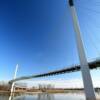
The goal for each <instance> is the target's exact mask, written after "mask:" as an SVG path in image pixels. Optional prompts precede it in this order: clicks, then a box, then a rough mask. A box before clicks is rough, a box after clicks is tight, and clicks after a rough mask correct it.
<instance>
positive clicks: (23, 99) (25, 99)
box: [0, 93, 85, 100]
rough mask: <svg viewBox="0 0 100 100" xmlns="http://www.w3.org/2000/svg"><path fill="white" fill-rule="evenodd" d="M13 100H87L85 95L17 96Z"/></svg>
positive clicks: (1, 99)
mask: <svg viewBox="0 0 100 100" xmlns="http://www.w3.org/2000/svg"><path fill="white" fill-rule="evenodd" d="M0 100H8V96H2V95H1V96H0ZM13 100H85V96H84V94H82V93H80V94H75V93H73V94H72V93H68V94H37V95H31V96H29V95H22V96H16V97H14V99H13Z"/></svg>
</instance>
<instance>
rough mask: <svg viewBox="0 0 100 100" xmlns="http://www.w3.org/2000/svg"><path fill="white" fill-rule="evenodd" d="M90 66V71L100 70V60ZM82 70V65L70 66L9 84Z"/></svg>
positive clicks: (92, 62) (89, 63) (17, 79)
mask: <svg viewBox="0 0 100 100" xmlns="http://www.w3.org/2000/svg"><path fill="white" fill-rule="evenodd" d="M88 65H89V68H90V69H97V68H100V59H96V60H93V61H91V62H88ZM80 69H81V67H80V65H74V66H69V67H66V68H63V69H59V70H54V71H51V72H47V73H42V74H37V75H31V76H23V77H19V78H16V79H14V80H10V81H9V83H13V82H16V81H21V80H27V79H32V78H40V77H46V76H53V75H59V74H64V73H71V72H77V71H80Z"/></svg>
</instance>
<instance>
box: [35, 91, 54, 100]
mask: <svg viewBox="0 0 100 100" xmlns="http://www.w3.org/2000/svg"><path fill="white" fill-rule="evenodd" d="M37 100H54V95H53V94H48V93H40V94H38V97H37Z"/></svg>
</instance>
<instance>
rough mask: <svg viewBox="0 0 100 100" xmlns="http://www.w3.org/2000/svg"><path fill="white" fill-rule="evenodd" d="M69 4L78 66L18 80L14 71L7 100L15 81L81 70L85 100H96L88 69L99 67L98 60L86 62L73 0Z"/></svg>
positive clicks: (69, 0)
mask: <svg viewBox="0 0 100 100" xmlns="http://www.w3.org/2000/svg"><path fill="white" fill-rule="evenodd" d="M68 2H69V7H70V11H71V16H72V20H73V26H74V30H75V35H76V44H77V50H78V55H79V60H80V65H73V66H70V67H67V68H64V69H60V70H55V71H51V72H47V73H42V74H37V75H31V76H23V77H19V78H15V77H16V72H17V69H18V68H16V71H15V76H14V79H13V80H10V81H9V83H11V84H12V88H11V95H10V97H9V100H11V98H12V96H13V95H12V93H13V90H14V83H15V82H16V81H20V80H26V79H31V78H39V77H46V76H53V75H58V74H64V73H70V72H76V71H79V70H80V69H81V72H82V78H83V83H84V90H85V94H86V100H96V96H95V92H94V88H93V84H92V79H91V75H90V70H89V69H94V68H98V67H100V59H98V60H94V61H91V62H87V58H86V54H85V51H84V46H83V41H82V38H81V30H80V25H79V22H78V17H77V12H76V9H75V6H74V1H73V0H68Z"/></svg>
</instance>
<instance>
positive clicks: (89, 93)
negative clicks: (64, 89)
mask: <svg viewBox="0 0 100 100" xmlns="http://www.w3.org/2000/svg"><path fill="white" fill-rule="evenodd" d="M69 6H70V10H71V14H72V19H73V24H74V30H75V33H76V43H77V49H78V54H79V59H80V65H81V72H82V77H83V83H84V90H85V94H86V100H96V97H95V92H94V89H93V84H92V79H91V75H90V70H89V66H88V63H87V59H86V55H85V51H84V47H83V42H82V39H81V31H80V27H79V22H78V19H77V13H76V10H75V7H74V2H73V0H69Z"/></svg>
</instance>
